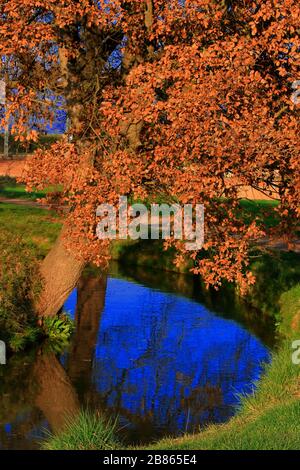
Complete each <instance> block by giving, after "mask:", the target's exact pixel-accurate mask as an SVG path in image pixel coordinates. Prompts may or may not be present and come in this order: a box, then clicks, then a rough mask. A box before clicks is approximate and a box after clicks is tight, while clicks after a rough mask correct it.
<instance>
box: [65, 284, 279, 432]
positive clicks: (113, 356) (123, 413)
mask: <svg viewBox="0 0 300 470" xmlns="http://www.w3.org/2000/svg"><path fill="white" fill-rule="evenodd" d="M76 297H77V296H76V291H74V292H73V294H72V295H71V296H70V298H69V300H68V302H67V303H66V305H65V307H66V309H67V310H69V311H70V314H71V315H72V316H73V317H74V315H75V308H76ZM269 359H270V353H269V350H268V348H267V347H266V346H264V344H263V343H262V342H261V341H260V340H259V339H258V338H256V337H255V336H254V335H252V334H251V333H249V332H248V331H247V330H246V329H245V328H243V327H242V326H241V325H240V324H238V323H237V322H235V321H232V320H228V319H224V318H222V317H220V316H218V315H216V314H215V313H214V312H212V311H210V310H208V309H207V308H206V307H205V306H204V305H202V304H200V303H198V302H196V301H193V300H190V299H187V298H184V297H180V296H178V295H174V294H171V293H166V292H160V291H159V290H155V289H152V288H149V287H145V286H143V285H140V284H137V283H134V282H129V281H126V280H122V279H115V278H109V279H108V283H107V289H106V295H105V305H104V308H103V311H102V314H101V321H100V325H99V331H98V336H97V344H96V346H95V351H94V356H93V362H92V383H93V385H94V387H95V389H96V391H97V393H98V394H99V395H100V396H101V403H102V407H104V409H106V410H109V411H110V413H112V414H116V415H118V416H119V419H121V422H122V424H123V425H125V429H126V432H127V434H129V435H130V438H131V439H134V440H139V439H140V440H144V439H147V437H148V438H149V439H150V438H151V437H153V436H160V435H164V434H180V433H182V432H185V431H189V432H191V431H195V430H197V429H199V427H200V426H203V425H205V424H207V423H211V422H214V423H221V422H224V421H226V420H228V419H229V417H230V416H232V415H233V414H234V413H235V410H236V407H237V406H238V404H239V403H240V395H241V394H247V393H251V392H252V391H253V388H254V385H253V384H254V382H255V381H256V380H257V379H258V378H259V377H260V375H261V372H262V365H263V363H265V362H268V361H269Z"/></svg>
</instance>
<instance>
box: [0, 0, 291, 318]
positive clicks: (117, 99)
mask: <svg viewBox="0 0 300 470" xmlns="http://www.w3.org/2000/svg"><path fill="white" fill-rule="evenodd" d="M0 5H1V17H0V18H1V19H0V36H1V43H0V52H1V55H2V57H3V75H4V76H3V77H1V78H4V79H5V80H6V83H7V93H8V96H7V100H8V105H7V115H6V118H8V117H9V116H13V120H14V125H13V132H14V133H15V134H16V135H18V136H19V138H20V139H21V140H24V139H25V140H26V139H29V140H30V139H36V138H37V133H38V131H39V129H40V128H41V127H43V126H44V125H45V123H46V122H49V120H50V121H51V119H52V116H53V106H54V103H55V101H56V100H57V99H59V97H61V96H63V97H64V103H65V104H64V106H65V109H66V110H67V114H68V117H69V121H70V127H69V130H68V133H67V134H66V136H65V137H64V138H63V139H61V140H60V141H59V142H57V143H56V144H54V145H53V146H52V147H51V148H50V149H49V150H48V151H36V152H35V155H34V157H33V159H32V160H31V162H30V165H29V168H28V172H27V183H28V186H29V188H30V187H38V188H42V187H47V186H49V184H62V186H63V191H62V193H61V195H60V200H61V203H62V204H65V205H66V206H67V207H68V214H67V216H66V219H65V225H64V229H63V231H62V235H61V236H60V237H59V239H58V240H57V243H56V245H55V247H54V248H53V249H52V251H51V252H50V253H49V254H48V256H47V257H46V259H45V260H44V262H43V263H42V266H41V272H42V275H43V277H44V281H45V283H44V286H45V287H44V291H43V293H42V295H41V298H40V302H39V305H38V306H37V309H38V313H39V314H40V315H54V314H56V312H57V311H58V309H59V307H60V306H61V305H62V304H63V302H64V300H65V298H66V296H67V295H68V293H69V292H70V290H71V289H72V288H73V287H74V285H75V284H76V282H77V280H78V277H79V275H80V272H81V269H82V267H83V265H84V263H85V262H86V261H87V260H93V261H97V262H104V261H106V260H107V259H108V244H107V242H103V241H100V240H98V239H97V238H96V235H95V226H96V223H97V219H96V215H95V209H96V207H97V205H98V204H99V203H102V202H110V203H113V204H115V203H117V201H118V197H119V195H130V196H131V197H134V198H143V199H144V198H150V199H153V198H155V197H157V196H158V195H159V196H162V197H163V198H164V199H165V200H172V199H174V198H175V199H176V200H177V201H179V202H181V203H188V202H189V203H203V204H205V208H206V244H205V247H204V250H202V252H201V253H192V254H191V255H192V257H193V259H194V260H195V268H194V272H195V273H200V274H202V275H203V276H204V277H205V279H206V281H207V283H209V284H214V285H219V284H220V282H221V281H222V279H227V280H228V281H237V282H238V283H239V284H240V286H241V287H242V288H244V287H245V285H247V284H249V283H252V282H253V278H252V275H251V273H249V272H248V269H247V266H248V254H249V249H250V248H251V247H253V246H255V242H256V241H257V239H258V238H260V237H262V236H263V234H267V235H268V236H280V237H282V236H285V237H287V238H289V239H292V238H293V236H294V235H295V233H296V231H297V228H298V224H299V192H300V181H299V169H300V168H299V166H300V162H299V138H298V136H299V121H298V119H297V118H298V117H299V108H297V106H296V104H295V103H293V101H292V100H291V94H292V83H293V82H294V81H295V80H297V79H298V78H299V76H298V75H297V74H298V73H299V47H300V44H299V20H298V19H299V16H300V6H299V3H298V1H297V0H259V1H258V0H257V1H255V0H254V1H253V0H252V1H250V0H249V1H248V0H237V1H231V0H223V1H222V2H220V1H215V0H182V1H180V0H145V1H141V0H124V1H121V0H111V1H107V0H100V1H93V0H78V1H73V0H64V1H61V2H56V1H53V0H44V1H43V2H40V1H37V0H23V1H22V2H20V1H18V0H9V1H5V0H1V2H0ZM4 64H5V66H4ZM243 185H249V186H252V187H253V188H256V189H258V190H259V191H261V192H262V193H264V194H265V193H272V194H273V191H275V192H276V194H277V195H278V197H279V199H280V205H279V207H278V217H277V219H276V221H277V222H276V224H275V226H273V227H272V228H269V227H268V226H267V225H266V224H264V223H263V221H262V220H259V221H252V222H251V223H249V222H248V221H245V219H244V217H243V213H242V208H241V205H240V201H239V199H240V192H239V189H240V187H241V186H243ZM176 245H177V248H178V253H179V255H178V256H179V257H178V261H180V256H182V254H183V253H184V248H183V244H181V243H178V242H177V243H176Z"/></svg>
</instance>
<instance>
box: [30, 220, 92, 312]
mask: <svg viewBox="0 0 300 470" xmlns="http://www.w3.org/2000/svg"><path fill="white" fill-rule="evenodd" d="M84 265H85V261H84V260H83V259H77V258H76V257H75V256H74V255H73V254H72V253H70V252H69V251H68V250H67V249H66V248H65V245H64V229H63V230H62V232H61V234H60V235H59V237H58V239H57V241H56V243H55V245H54V246H53V248H52V249H51V250H50V252H49V253H48V255H47V256H46V258H45V259H44V261H43V262H42V264H41V268H40V273H41V277H42V282H43V289H42V292H41V295H40V297H39V299H38V302H37V306H36V311H37V314H38V316H40V317H51V316H55V315H56V314H57V312H58V311H59V310H60V309H61V307H62V306H63V304H64V302H65V301H66V300H67V298H68V296H69V295H70V293H71V292H72V290H73V289H75V287H76V286H77V282H78V280H79V277H80V275H81V272H82V270H83V268H84Z"/></svg>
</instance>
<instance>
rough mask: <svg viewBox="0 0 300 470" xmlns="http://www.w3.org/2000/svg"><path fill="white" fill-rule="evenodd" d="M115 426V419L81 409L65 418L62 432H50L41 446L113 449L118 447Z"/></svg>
mask: <svg viewBox="0 0 300 470" xmlns="http://www.w3.org/2000/svg"><path fill="white" fill-rule="evenodd" d="M117 427H118V423H117V420H112V419H105V417H103V416H101V414H100V413H92V412H90V411H81V412H80V414H79V415H78V416H76V417H73V418H69V419H68V420H67V422H66V426H65V428H64V431H63V432H62V433H60V434H58V435H51V434H50V435H49V438H48V439H47V440H46V441H45V442H44V444H43V446H42V447H43V449H45V450H113V449H116V448H119V447H120V443H119V442H118V439H117V437H116V433H117Z"/></svg>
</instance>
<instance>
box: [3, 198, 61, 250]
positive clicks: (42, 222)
mask: <svg viewBox="0 0 300 470" xmlns="http://www.w3.org/2000/svg"><path fill="white" fill-rule="evenodd" d="M0 225H1V229H3V230H5V231H7V232H9V233H11V236H12V241H13V240H14V239H15V238H17V237H19V236H21V237H22V240H23V242H24V243H25V244H26V245H27V246H28V247H30V248H32V249H33V250H34V251H35V253H36V256H37V257H38V258H41V257H43V256H45V255H46V253H47V252H48V250H49V249H50V248H51V246H52V245H53V243H54V242H55V240H56V238H57V236H58V234H59V231H60V228H61V222H60V220H59V218H58V217H57V216H56V215H55V214H54V213H53V212H51V211H49V210H47V209H40V208H35V207H28V206H21V205H20V206H19V205H14V204H7V203H0Z"/></svg>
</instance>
